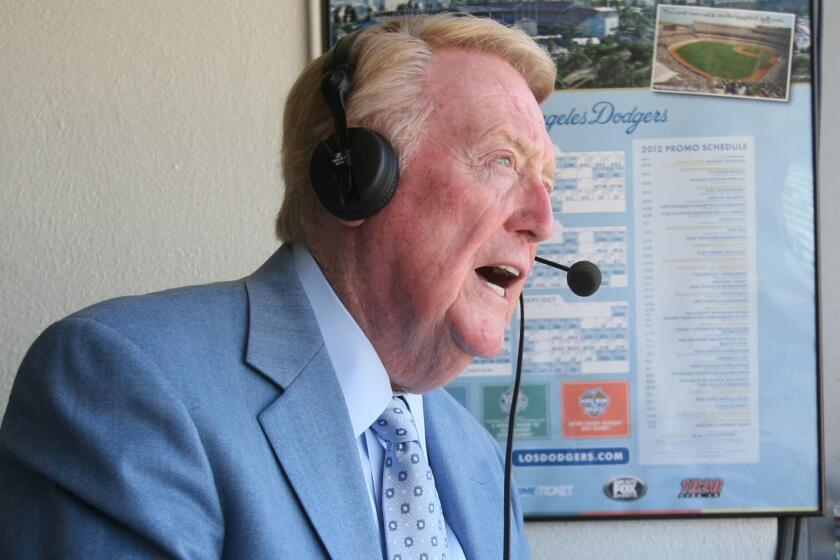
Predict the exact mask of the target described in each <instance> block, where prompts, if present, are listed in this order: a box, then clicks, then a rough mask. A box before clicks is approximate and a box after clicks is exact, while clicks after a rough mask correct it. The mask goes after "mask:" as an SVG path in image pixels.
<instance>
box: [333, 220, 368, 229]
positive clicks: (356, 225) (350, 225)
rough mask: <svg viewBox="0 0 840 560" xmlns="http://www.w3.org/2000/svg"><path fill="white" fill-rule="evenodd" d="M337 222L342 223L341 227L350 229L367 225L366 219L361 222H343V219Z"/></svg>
mask: <svg viewBox="0 0 840 560" xmlns="http://www.w3.org/2000/svg"><path fill="white" fill-rule="evenodd" d="M336 220H338V221H339V223H341V225H343V226H344V227H349V228H354V227H359V226H360V225H362V224H363V223H365V220H364V219H361V220H342V219H341V218H336Z"/></svg>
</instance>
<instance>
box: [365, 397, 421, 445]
mask: <svg viewBox="0 0 840 560" xmlns="http://www.w3.org/2000/svg"><path fill="white" fill-rule="evenodd" d="M371 428H373V431H374V432H376V435H378V436H379V437H381V438H382V439H383V440H385V441H386V442H389V443H393V444H396V443H401V442H404V441H419V440H420V438H419V437H418V435H417V426H416V425H415V424H414V417H413V416H412V415H411V411H410V410H408V407H407V406H406V404H405V403H404V402H403V400H402V399H401V398H399V397H394V398H393V399H391V403H390V404H389V405H388V406H387V407H386V408H385V411H384V412H383V413H382V414H380V415H379V418H377V419H376V422H374V423H373V424H372V425H371Z"/></svg>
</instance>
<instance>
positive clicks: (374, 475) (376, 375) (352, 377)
mask: <svg viewBox="0 0 840 560" xmlns="http://www.w3.org/2000/svg"><path fill="white" fill-rule="evenodd" d="M292 254H293V256H294V261H295V269H296V270H297V274H298V278H300V283H301V284H302V285H303V290H304V291H305V292H306V297H307V298H308V299H309V304H310V305H311V307H312V311H313V312H314V314H315V320H316V321H317V322H318V327H319V328H320V329H321V336H322V337H323V339H324V344H325V345H326V347H327V353H328V354H329V356H330V360H331V361H332V364H333V368H334V369H335V374H336V376H337V377H338V383H339V385H340V386H341V391H342V393H344V401H345V403H346V405H347V412H349V414H350V424H351V425H352V426H353V433H354V434H355V435H356V444H357V446H358V450H359V461H360V463H361V465H362V472H363V473H364V476H365V482H366V483H367V487H368V494H369V496H370V506H371V508H372V510H373V513H374V516H375V517H376V519H378V521H379V534H380V537H381V538H382V539H383V540H382V549H383V550H385V545H384V534H383V530H382V529H383V526H382V507H381V504H382V500H381V498H382V463H383V462H384V460H385V442H383V441H382V440H381V439H379V437H378V436H377V435H376V434H375V433H374V432H373V430H371V429H370V425H371V424H373V422H374V421H375V420H376V419H377V418H379V415H380V414H382V411H383V410H385V407H386V406H388V404H389V403H390V402H391V398H392V397H393V395H394V393H393V391H392V390H391V381H390V379H389V377H388V372H387V371H385V366H383V365H382V361H381V360H380V359H379V356H378V355H377V354H376V351H375V350H374V349H373V345H372V344H371V343H370V341H369V340H368V339H367V337H366V336H365V333H364V332H362V329H361V328H359V325H358V324H356V321H355V319H353V316H352V315H350V312H349V311H347V308H345V307H344V304H343V303H341V300H339V299H338V296H336V294H335V292H334V291H333V289H332V287H331V286H330V284H329V282H327V279H326V278H325V277H324V274H323V273H322V272H321V269H320V267H319V266H318V264H317V263H316V262H315V259H314V258H313V257H312V255H311V254H310V253H309V250H308V249H307V248H306V247H305V246H304V245H302V244H299V243H297V244H294V245H293V246H292ZM400 396H402V397H403V398H404V399H405V401H406V404H407V405H408V408H409V409H410V410H411V414H412V415H413V416H414V421H415V423H416V425H417V433H418V435H419V437H420V447H421V448H422V449H423V452H424V453H426V425H425V421H424V416H423V396H422V395H414V394H410V393H404V394H401V395H400ZM426 456H427V457H428V453H427V454H426ZM443 513H444V518H445V517H446V511H444V512H443ZM446 533H447V537H448V539H449V551H448V552H449V554H447V558H450V559H452V560H465V557H464V551H463V550H462V549H461V544H460V542H459V541H458V538H457V537H456V536H455V533H453V532H452V528H451V527H449V523H447V524H446Z"/></svg>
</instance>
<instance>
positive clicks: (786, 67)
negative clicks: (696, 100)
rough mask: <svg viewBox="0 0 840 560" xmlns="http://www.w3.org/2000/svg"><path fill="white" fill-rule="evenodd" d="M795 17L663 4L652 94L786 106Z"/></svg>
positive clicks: (657, 29) (658, 29) (658, 31)
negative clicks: (720, 97) (750, 100)
mask: <svg viewBox="0 0 840 560" xmlns="http://www.w3.org/2000/svg"><path fill="white" fill-rule="evenodd" d="M795 23H796V16H795V15H794V14H780V13H770V12H759V11H751V10H730V9H715V8H698V7H689V6H665V5H660V6H659V7H658V10H657V16H656V40H655V41H654V44H655V53H654V65H653V72H652V76H651V90H653V91H660V92H670V93H691V94H699V95H725V96H731V97H748V98H754V99H767V100H773V101H787V100H788V91H789V89H790V70H791V55H792V54H793V37H794V26H795Z"/></svg>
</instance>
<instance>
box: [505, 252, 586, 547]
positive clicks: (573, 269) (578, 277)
mask: <svg viewBox="0 0 840 560" xmlns="http://www.w3.org/2000/svg"><path fill="white" fill-rule="evenodd" d="M534 260H535V261H537V262H538V263H542V264H546V265H548V266H551V267H554V268H558V269H560V270H562V271H564V272H566V283H567V284H568V285H569V289H570V290H572V292H574V293H575V294H577V295H579V296H582V297H587V296H591V295H592V294H594V293H595V292H596V291H598V288H600V287H601V271H600V269H599V268H598V267H597V266H595V264H593V263H591V262H589V261H578V262H576V263H574V264H573V265H572V266H566V265H562V264H560V263H556V262H554V261H550V260H548V259H544V258H542V257H537V256H535V257H534ZM524 348H525V298H524V297H523V296H522V294H521V293H520V294H519V346H518V349H517V353H516V376H515V377H514V380H513V398H512V399H511V402H510V413H509V415H508V431H507V445H506V447H505V489H504V502H505V514H504V540H503V543H504V544H503V548H502V552H503V558H504V560H508V559H509V558H510V510H511V496H510V493H511V480H510V478H511V470H512V466H513V430H514V427H515V425H516V403H517V401H518V400H519V385H520V382H521V380H522V355H523V351H524Z"/></svg>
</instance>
